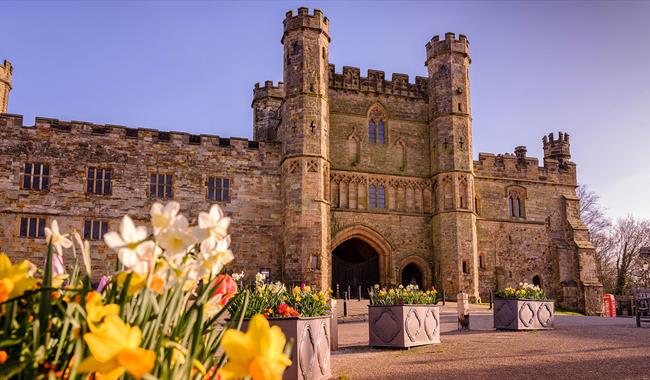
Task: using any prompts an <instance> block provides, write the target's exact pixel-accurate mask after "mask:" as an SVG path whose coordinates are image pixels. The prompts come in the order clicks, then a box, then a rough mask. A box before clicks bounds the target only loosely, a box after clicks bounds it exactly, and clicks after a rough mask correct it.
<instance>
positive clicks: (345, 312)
mask: <svg viewBox="0 0 650 380" xmlns="http://www.w3.org/2000/svg"><path fill="white" fill-rule="evenodd" d="M343 316H344V317H347V316H348V292H343Z"/></svg>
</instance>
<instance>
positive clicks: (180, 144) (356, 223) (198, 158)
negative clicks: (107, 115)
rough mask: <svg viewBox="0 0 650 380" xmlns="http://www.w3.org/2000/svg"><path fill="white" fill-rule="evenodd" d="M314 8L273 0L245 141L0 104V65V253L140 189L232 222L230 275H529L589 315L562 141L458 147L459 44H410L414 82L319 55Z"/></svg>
mask: <svg viewBox="0 0 650 380" xmlns="http://www.w3.org/2000/svg"><path fill="white" fill-rule="evenodd" d="M329 24H330V23H329V20H328V19H327V18H326V17H323V14H322V13H321V12H320V11H319V10H314V11H313V13H310V12H309V11H308V10H307V9H306V8H300V9H298V12H297V14H296V13H293V12H291V11H290V12H288V13H287V14H286V18H285V20H284V31H283V35H282V45H283V48H284V61H283V66H284V79H283V82H279V83H277V84H274V83H273V82H271V81H267V82H265V83H264V84H263V85H259V84H256V85H255V88H254V89H253V101H252V108H253V113H254V125H253V134H254V139H253V140H252V141H249V140H246V139H240V138H223V137H220V136H215V135H207V134H202V135H192V134H189V133H184V132H163V131H158V130H152V129H144V128H139V129H135V128H128V127H124V126H118V125H98V124H93V123H88V122H81V121H59V120H55V119H48V118H36V122H35V125H34V126H25V125H23V121H22V117H21V116H18V115H13V114H7V113H6V112H7V103H8V98H9V90H11V83H12V67H11V64H10V63H9V62H8V61H5V63H4V66H0V106H1V108H0V112H5V113H4V114H3V115H2V116H0V138H1V139H0V226H2V230H1V231H0V249H1V250H3V251H6V252H8V253H9V254H11V255H12V256H14V257H15V258H19V257H29V258H30V259H32V260H34V261H35V262H39V260H41V259H42V257H43V256H44V254H45V248H44V244H45V241H44V239H43V227H44V225H45V224H49V222H50V221H51V220H52V219H57V220H58V221H59V224H60V226H61V227H62V229H63V230H67V231H70V230H72V229H77V230H78V231H80V232H81V233H82V234H83V235H85V237H86V238H87V239H89V240H91V242H92V243H91V246H92V250H93V253H92V254H93V257H94V263H93V265H94V266H95V267H96V268H95V269H96V272H99V273H101V272H107V271H108V270H110V268H112V267H113V262H114V259H115V254H114V253H113V252H110V251H108V250H107V249H106V248H105V247H104V245H103V243H102V242H101V236H102V234H103V233H104V232H105V231H107V230H111V229H116V228H117V226H118V224H119V219H120V218H121V216H122V215H124V214H126V213H128V214H130V215H131V216H132V217H134V219H135V220H139V221H140V222H141V223H145V222H146V221H147V219H148V213H149V208H150V206H151V204H152V203H153V202H155V201H161V200H162V201H165V200H170V199H174V200H176V201H178V202H179V203H180V204H181V207H182V209H183V210H184V212H185V213H186V214H188V215H189V216H190V217H191V218H196V217H197V215H198V213H199V212H200V211H203V210H206V209H207V208H208V207H209V205H210V204H211V203H215V202H216V203H221V204H222V205H223V207H224V209H225V210H226V211H227V213H229V214H230V215H231V216H232V217H233V225H232V228H231V232H232V234H233V250H234V252H235V253H236V255H237V260H236V261H235V263H234V267H233V269H234V270H244V271H246V273H247V274H248V275H249V276H250V275H252V274H254V273H255V272H257V271H260V270H261V271H264V272H267V273H270V276H271V278H272V279H279V280H283V281H285V282H287V283H291V282H300V281H305V282H309V283H312V284H317V285H319V286H321V287H328V286H332V287H336V286H337V284H338V285H339V286H340V287H341V288H340V289H341V291H343V290H344V289H347V286H348V285H350V286H351V288H352V291H353V294H354V293H356V289H357V287H358V286H359V285H361V286H362V287H363V288H366V287H368V286H370V285H372V284H374V283H381V284H396V283H413V282H416V283H419V284H420V285H422V286H426V287H429V286H432V285H435V286H436V287H437V288H438V289H439V290H440V289H444V290H445V292H446V294H447V295H455V294H456V293H457V292H459V291H461V290H462V291H465V292H466V293H469V294H470V295H471V296H472V297H474V298H478V297H483V298H485V297H487V295H488V293H489V292H490V291H493V290H495V289H498V288H503V287H505V286H511V285H516V284H517V283H519V282H520V281H526V282H530V283H536V284H540V285H541V286H542V287H543V288H544V289H545V290H546V291H547V292H548V293H549V294H550V295H551V296H552V297H554V298H555V299H556V300H558V301H559V302H560V303H561V304H562V305H563V306H565V307H568V308H574V309H582V310H586V311H587V312H589V313H599V312H600V310H601V309H600V298H601V293H602V288H601V285H600V283H599V282H598V279H597V277H596V270H595V262H594V248H593V246H592V244H591V243H590V242H589V237H588V232H587V229H586V227H585V225H584V224H583V223H582V221H581V220H580V216H579V200H578V199H577V198H576V191H575V189H576V165H575V164H574V163H573V162H572V161H571V154H570V149H569V144H570V140H569V135H568V134H566V133H560V134H559V135H553V134H550V135H548V136H545V137H544V138H543V146H544V158H543V160H542V164H541V166H540V162H539V160H538V159H537V158H533V157H528V156H527V155H526V148H525V147H523V146H518V147H516V148H515V149H514V154H498V155H495V154H488V153H479V155H478V161H475V160H474V159H473V154H472V114H471V104H470V85H469V67H470V62H471V60H470V53H469V42H468V40H467V38H466V37H465V36H464V35H459V36H455V35H454V34H453V33H447V34H445V36H444V38H439V37H438V36H436V37H434V38H433V39H431V41H429V42H428V43H427V44H426V51H425V52H426V57H425V65H426V67H427V71H428V76H427V77H416V78H415V81H414V83H412V82H410V81H409V77H408V75H405V74H393V75H392V77H391V78H390V79H387V78H385V75H384V72H383V71H378V70H368V73H367V75H366V76H362V75H361V73H360V70H359V69H358V68H355V67H347V66H344V67H343V68H342V70H341V71H338V70H337V69H336V68H335V67H334V65H332V64H330V63H329V60H328V50H329V45H330V37H329V28H330V25H329Z"/></svg>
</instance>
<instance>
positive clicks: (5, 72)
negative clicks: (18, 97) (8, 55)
mask: <svg viewBox="0 0 650 380" xmlns="http://www.w3.org/2000/svg"><path fill="white" fill-rule="evenodd" d="M13 70H14V68H13V67H12V66H11V62H9V61H7V60H6V59H5V61H4V64H3V65H2V66H0V113H7V109H8V107H9V91H11V77H12V74H13Z"/></svg>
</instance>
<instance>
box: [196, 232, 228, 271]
mask: <svg viewBox="0 0 650 380" xmlns="http://www.w3.org/2000/svg"><path fill="white" fill-rule="evenodd" d="M229 246H230V235H228V236H226V237H225V238H224V239H221V240H216V239H214V238H213V237H209V238H207V239H205V240H203V242H201V247H200V248H201V249H200V251H199V259H200V263H201V265H202V266H203V268H204V269H205V271H206V275H211V276H215V275H217V274H219V272H221V270H222V269H223V267H224V266H225V265H227V264H228V263H230V262H231V261H232V260H233V259H234V258H235V256H234V255H233V254H232V251H231V250H230V249H229Z"/></svg>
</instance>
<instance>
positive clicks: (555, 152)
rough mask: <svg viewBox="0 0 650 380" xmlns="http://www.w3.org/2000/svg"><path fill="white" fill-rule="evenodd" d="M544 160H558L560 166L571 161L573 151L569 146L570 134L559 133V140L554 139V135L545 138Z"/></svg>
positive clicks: (543, 140) (550, 134)
mask: <svg viewBox="0 0 650 380" xmlns="http://www.w3.org/2000/svg"><path fill="white" fill-rule="evenodd" d="M542 142H543V143H544V160H547V159H552V160H557V161H559V162H560V164H563V163H565V162H568V161H570V160H571V149H570V145H569V134H568V133H564V132H558V138H557V139H555V138H554V137H553V133H549V134H548V136H544V138H543V139H542Z"/></svg>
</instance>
